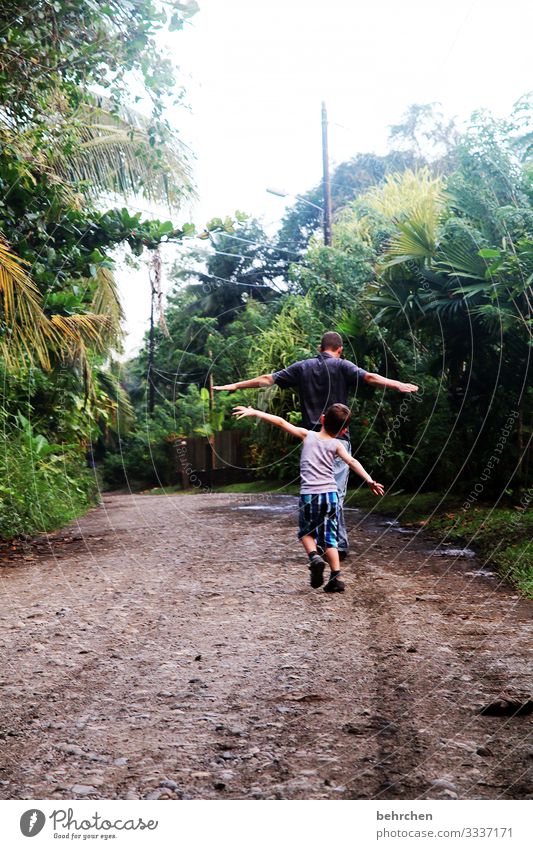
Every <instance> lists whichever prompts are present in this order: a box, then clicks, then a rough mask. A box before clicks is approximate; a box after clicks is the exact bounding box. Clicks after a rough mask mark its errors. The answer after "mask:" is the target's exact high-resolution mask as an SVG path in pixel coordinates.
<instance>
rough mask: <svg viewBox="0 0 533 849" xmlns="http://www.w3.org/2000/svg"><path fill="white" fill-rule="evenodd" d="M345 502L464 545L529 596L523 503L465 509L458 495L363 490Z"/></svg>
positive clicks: (530, 527)
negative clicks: (382, 493)
mask: <svg viewBox="0 0 533 849" xmlns="http://www.w3.org/2000/svg"><path fill="white" fill-rule="evenodd" d="M346 504H349V505H350V506H352V507H360V508H361V509H364V510H368V511H371V512H376V513H380V514H385V515H388V516H391V517H392V518H394V519H398V521H399V522H400V523H401V524H403V525H416V526H418V527H423V528H424V530H426V531H428V533H431V534H433V535H436V536H439V537H441V538H443V537H444V538H445V539H446V540H447V541H450V542H457V543H460V544H461V545H468V546H469V547H471V548H473V549H474V551H475V552H476V554H477V556H478V558H479V559H480V560H482V561H484V563H486V564H487V565H489V566H491V567H493V568H495V569H496V570H497V571H498V573H499V574H500V575H501V576H502V577H503V578H506V579H507V580H508V581H509V582H510V583H511V584H513V585H514V586H515V587H517V588H518V589H519V590H520V592H521V593H522V594H523V595H525V596H526V597H527V598H533V514H532V513H531V511H529V512H527V511H526V510H525V509H523V507H521V506H515V507H494V506H492V505H490V504H479V505H475V506H472V507H470V509H468V510H464V509H463V507H462V504H463V500H462V499H461V498H460V497H458V496H455V497H454V496H446V497H443V496H442V495H440V494H439V493H435V492H424V493H420V494H417V495H410V494H408V493H398V494H395V495H385V496H383V498H375V497H374V496H373V495H372V493H370V492H368V491H367V490H359V489H358V490H351V491H349V492H348V495H347V499H346Z"/></svg>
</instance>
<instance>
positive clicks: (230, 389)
mask: <svg viewBox="0 0 533 849" xmlns="http://www.w3.org/2000/svg"><path fill="white" fill-rule="evenodd" d="M213 389H218V391H219V392H221V391H222V390H223V389H224V390H225V391H226V392H235V390H236V389H237V384H236V383H225V384H224V386H213Z"/></svg>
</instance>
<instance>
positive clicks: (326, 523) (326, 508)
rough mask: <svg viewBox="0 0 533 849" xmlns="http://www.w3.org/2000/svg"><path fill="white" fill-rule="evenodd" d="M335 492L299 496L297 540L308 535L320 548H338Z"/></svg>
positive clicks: (337, 501)
mask: <svg viewBox="0 0 533 849" xmlns="http://www.w3.org/2000/svg"><path fill="white" fill-rule="evenodd" d="M338 506H339V496H338V493H337V492H321V493H313V494H312V495H300V503H299V507H298V519H299V524H298V539H301V538H302V537H304V536H307V535H308V534H309V535H311V536H312V537H314V538H315V540H316V543H317V545H321V546H322V548H338V542H337V535H338V522H337V508H338Z"/></svg>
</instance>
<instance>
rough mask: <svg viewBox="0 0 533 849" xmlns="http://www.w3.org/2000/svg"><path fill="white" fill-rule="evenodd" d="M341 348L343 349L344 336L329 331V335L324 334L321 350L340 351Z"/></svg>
mask: <svg viewBox="0 0 533 849" xmlns="http://www.w3.org/2000/svg"><path fill="white" fill-rule="evenodd" d="M339 348H342V336H341V335H340V333H335V331H333V330H330V331H328V333H324V335H323V337H322V341H321V343H320V350H321V351H338V350H339Z"/></svg>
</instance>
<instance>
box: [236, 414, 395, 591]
mask: <svg viewBox="0 0 533 849" xmlns="http://www.w3.org/2000/svg"><path fill="white" fill-rule="evenodd" d="M233 415H234V416H236V417H237V418H238V419H242V418H244V417H245V416H255V417H256V418H258V419H264V420H265V421H267V422H270V423H271V424H274V425H277V427H281V428H283V430H286V431H288V433H291V434H292V435H293V436H297V437H298V438H299V439H301V440H303V448H302V456H301V459H300V478H301V487H300V504H299V529H298V539H300V540H301V541H302V545H303V547H304V548H305V550H306V552H307V555H308V557H309V569H310V571H311V586H312V587H313V588H317V587H321V586H322V584H323V583H324V567H325V565H326V564H325V562H324V560H323V559H322V557H321V556H320V554H319V553H318V551H317V545H319V546H320V547H321V548H322V550H323V551H324V552H325V555H326V558H327V561H328V563H329V567H330V570H331V574H330V577H329V580H328V582H327V583H326V585H325V587H324V591H325V592H327V593H340V592H343V591H344V583H343V582H342V581H340V580H339V576H340V562H339V552H338V522H337V512H338V503H339V498H338V492H337V486H336V483H335V478H334V476H333V465H334V462H335V459H336V457H339V458H340V459H341V460H343V461H344V462H345V463H346V464H347V465H348V466H349V467H350V468H351V469H353V471H354V472H356V473H357V474H358V475H360V477H362V478H363V480H364V481H366V483H367V484H368V485H369V487H370V489H371V490H372V492H373V493H374V494H375V495H383V491H384V490H383V486H382V485H381V484H380V483H376V481H373V480H372V478H371V477H370V475H369V474H368V472H366V471H365V469H364V468H363V467H362V465H361V463H359V462H358V461H357V460H355V459H354V458H353V457H351V456H350V454H349V453H348V451H347V450H346V448H345V447H344V445H343V444H342V441H341V439H340V437H342V435H343V434H344V433H346V431H347V429H348V425H349V423H350V417H351V413H350V410H349V409H348V407H347V406H346V405H345V404H332V405H331V406H330V407H328V409H327V410H326V412H325V413H324V415H322V416H321V417H320V424H321V428H320V431H314V430H307V429H306V428H304V427H297V426H296V425H293V424H291V423H290V422H288V421H286V420H285V419H282V418H281V417H280V416H272V415H271V414H270V413H263V412H262V411H261V410H255V409H254V408H253V407H241V406H239V407H235V408H234V413H233Z"/></svg>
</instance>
